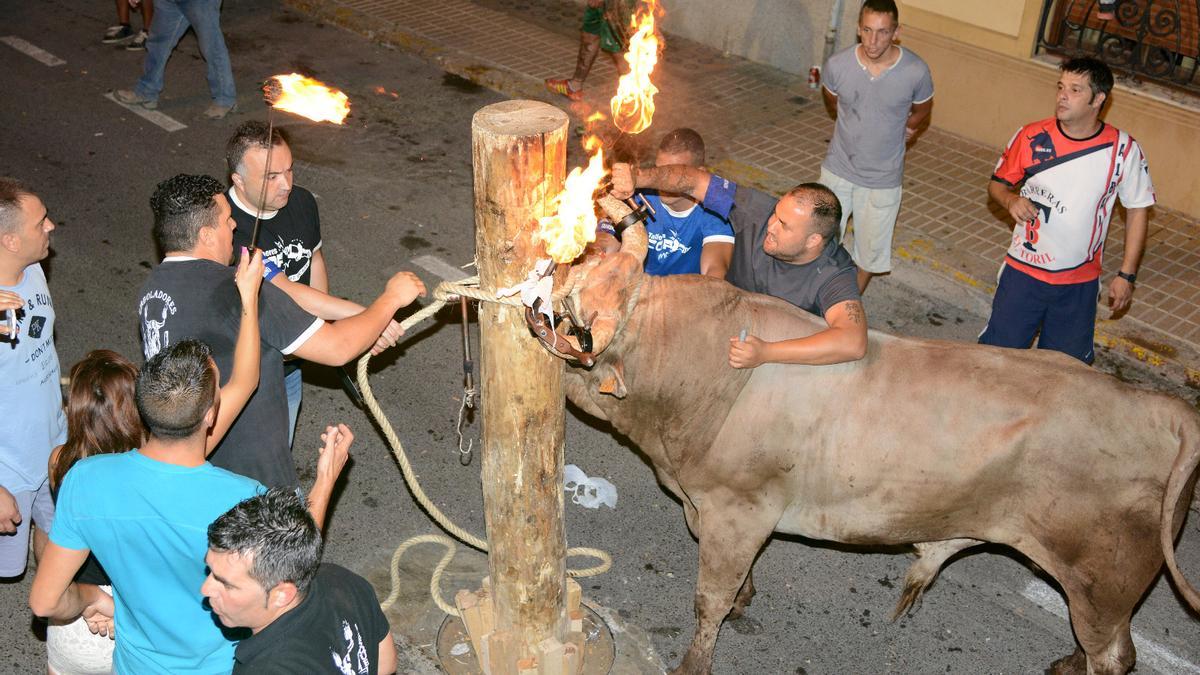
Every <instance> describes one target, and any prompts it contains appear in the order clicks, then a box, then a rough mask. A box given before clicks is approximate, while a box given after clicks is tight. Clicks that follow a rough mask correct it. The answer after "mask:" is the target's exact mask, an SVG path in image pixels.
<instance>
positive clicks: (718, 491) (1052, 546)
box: [565, 225, 1200, 675]
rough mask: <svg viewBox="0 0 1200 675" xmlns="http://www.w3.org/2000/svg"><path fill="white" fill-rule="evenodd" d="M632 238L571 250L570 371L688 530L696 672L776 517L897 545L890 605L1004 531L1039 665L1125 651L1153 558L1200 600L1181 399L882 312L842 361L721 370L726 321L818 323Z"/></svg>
mask: <svg viewBox="0 0 1200 675" xmlns="http://www.w3.org/2000/svg"><path fill="white" fill-rule="evenodd" d="M645 256H646V235H645V231H644V229H643V228H642V227H641V226H640V225H635V226H634V227H631V228H630V229H629V230H628V231H627V232H626V235H625V238H624V242H623V244H622V246H621V249H620V251H619V252H618V253H616V254H613V255H610V256H608V257H605V258H595V257H593V258H591V259H590V260H587V261H586V262H584V263H580V264H577V265H576V266H575V267H574V268H573V269H572V272H571V275H572V277H571V282H572V283H574V285H575V290H574V292H573V300H574V302H575V303H576V304H577V309H578V310H579V313H580V314H582V315H584V316H593V315H594V316H595V319H594V321H593V323H592V337H593V343H592V354H591V355H590V356H589V358H587V359H583V360H582V361H583V363H587V362H589V361H592V360H593V359H594V364H592V365H591V367H588V368H585V367H582V364H574V367H571V368H568V369H567V376H566V381H565V386H566V390H567V396H568V398H569V399H570V400H571V401H572V402H573V403H574V404H575V405H577V406H578V407H579V408H581V409H582V410H583V411H585V412H587V413H589V414H591V415H594V416H596V417H598V418H600V419H603V420H607V421H608V422H609V423H611V425H612V426H613V428H614V429H615V430H616V431H618V432H620V433H622V434H624V435H626V436H627V437H628V438H630V439H631V440H632V441H633V442H635V443H636V444H637V445H638V446H639V447H640V448H641V449H642V451H644V452H645V454H646V456H647V457H648V458H649V459H650V461H651V463H652V464H653V466H654V471H655V473H656V476H657V478H658V480H659V482H660V483H661V484H662V485H663V486H665V487H666V488H667V489H668V490H669V491H670V492H671V493H673V494H674V495H675V496H676V497H677V498H678V499H679V501H680V502H681V503H682V504H683V509H684V515H685V517H686V520H687V525H688V527H689V529H690V530H691V532H692V534H693V535H694V536H695V537H696V538H697V539H698V541H699V549H700V565H699V578H698V580H697V583H696V595H695V612H696V632H695V635H694V637H693V639H692V642H691V645H690V647H689V648H688V651H687V653H686V655H685V656H684V658H683V661H682V663H681V664H680V666H679V667H678V668H677V669H676V671H675V672H677V673H706V672H709V670H710V667H711V660H712V653H713V648H714V646H715V643H716V638H717V632H718V629H719V627H720V624H721V622H722V621H724V619H725V618H726V616H727V615H732V616H737V615H740V614H741V613H742V612H743V611H744V609H745V607H746V605H747V604H748V603H749V602H750V599H751V598H752V596H753V594H754V586H753V581H752V578H751V573H750V572H751V566H752V563H753V561H754V559H755V556H756V555H757V553H758V552H759V550H760V549H761V548H762V546H763V545H764V544H765V543H766V541H767V539H768V538H769V537H770V536H771V534H772V533H773V532H783V533H787V534H793V535H800V536H803V537H807V538H811V539H821V540H828V541H833V542H842V543H846V544H855V545H864V546H895V545H908V544H911V545H912V546H913V547H914V548H915V549H916V552H917V554H918V557H917V559H916V560H915V561H914V562H913V563H912V565H911V566H910V567H909V569H908V571H907V573H906V575H905V581H904V588H903V591H902V594H901V597H900V599H899V602H898V604H897V608H896V615H899V614H900V613H902V612H904V611H905V610H907V609H909V608H911V607H913V606H914V603H915V602H917V600H918V599H919V598H920V597H921V595H922V593H923V592H924V591H925V589H926V588H927V587H928V586H929V585H930V584H931V583H932V582H933V580H934V578H935V577H936V576H937V574H938V571H939V570H940V568H941V566H942V565H943V563H945V562H946V561H947V560H948V559H949V558H950V557H951V556H952V555H954V554H956V553H958V552H959V551H962V550H964V549H967V548H970V547H972V546H976V545H979V544H983V543H985V542H990V543H996V544H1003V545H1007V546H1010V547H1012V548H1014V549H1016V550H1018V551H1020V552H1021V553H1022V554H1024V555H1025V556H1027V557H1028V558H1029V559H1030V560H1032V561H1033V562H1034V563H1035V564H1036V565H1037V566H1039V567H1040V568H1041V569H1043V570H1044V571H1045V572H1046V573H1047V574H1049V575H1050V576H1052V577H1054V579H1055V580H1057V581H1058V583H1059V585H1060V586H1061V587H1062V589H1063V591H1064V592H1065V593H1066V596H1067V600H1068V604H1069V608H1070V620H1071V627H1072V630H1073V631H1074V634H1075V637H1076V640H1077V646H1076V649H1075V651H1074V653H1072V654H1070V655H1068V656H1066V657H1063V658H1061V659H1059V660H1057V661H1055V662H1054V663H1053V664H1052V665H1051V672H1055V673H1094V674H1104V675H1107V674H1115V673H1125V672H1127V671H1128V670H1130V669H1131V668H1132V667H1133V665H1134V660H1135V649H1134V645H1133V641H1132V638H1131V636H1130V629H1129V624H1130V619H1131V617H1132V613H1133V610H1134V608H1135V606H1136V605H1137V604H1138V601H1139V599H1140V598H1141V597H1142V596H1143V594H1144V593H1145V592H1146V590H1147V589H1148V588H1149V587H1150V585H1151V584H1152V583H1153V582H1154V580H1155V579H1156V577H1157V575H1158V573H1159V571H1160V570H1161V568H1162V565H1163V563H1164V561H1165V562H1166V565H1167V568H1168V569H1169V570H1170V574H1171V576H1172V577H1173V578H1174V580H1175V582H1176V584H1177V585H1178V587H1179V589H1180V592H1181V593H1182V595H1183V596H1184V598H1185V599H1186V601H1187V602H1188V603H1189V604H1190V605H1191V606H1192V607H1193V608H1197V609H1200V593H1197V591H1196V589H1195V588H1194V587H1193V586H1191V585H1190V584H1189V583H1188V582H1187V580H1186V579H1184V577H1183V575H1182V574H1181V572H1180V570H1179V568H1178V565H1177V563H1176V560H1175V551H1174V541H1175V539H1176V538H1177V537H1178V534H1179V531H1180V529H1181V528H1182V525H1183V520H1184V518H1185V516H1186V515H1187V510H1188V506H1189V504H1190V502H1191V496H1192V491H1193V489H1194V487H1195V483H1196V478H1197V476H1196V474H1197V472H1196V468H1197V464H1198V463H1200V414H1197V412H1196V411H1195V410H1194V409H1192V408H1191V407H1190V406H1188V405H1187V404H1186V403H1184V402H1183V401H1181V400H1179V399H1176V398H1173V397H1170V396H1166V395H1163V394H1158V393H1154V392H1149V391H1142V390H1139V389H1136V388H1133V387H1130V386H1128V385H1125V384H1123V383H1121V382H1119V381H1118V380H1117V379H1115V378H1113V377H1110V376H1108V375H1105V374H1103V373H1098V372H1096V371H1094V370H1092V369H1091V368H1088V367H1087V366H1085V365H1083V364H1082V363H1080V362H1078V361H1076V360H1075V359H1072V358H1070V357H1068V356H1066V355H1063V354H1059V353H1057V352H1051V351H1042V350H1032V351H1030V350H1019V351H1018V350H1006V349H1000V348H994V347H988V346H982V345H973V344H963V343H954V342H945V341H937V340H920V339H913V338H904V337H896V336H892V335H888V334H885V333H880V332H877V331H871V332H870V336H869V344H868V348H867V354H866V356H865V357H864V358H863V359H862V360H860V361H856V362H853V363H845V364H839V365H832V366H811V367H810V366H798V365H773V364H767V365H763V366H760V367H758V368H756V369H753V370H735V369H733V368H731V367H729V365H728V363H727V360H726V359H727V357H726V354H727V345H728V339H729V336H731V335H737V334H738V333H739V331H740V330H741V329H743V328H744V329H748V330H749V331H750V333H752V334H754V335H758V336H760V337H762V338H763V339H765V340H780V339H785V338H790V337H796V336H802V335H809V334H812V333H814V332H816V331H818V330H821V329H822V328H823V327H824V326H823V324H822V323H821V321H820V319H818V318H817V317H814V316H812V315H810V314H808V313H806V312H804V311H803V310H800V309H798V308H796V307H794V306H792V305H790V304H788V303H786V302H784V301H782V300H779V299H777V298H772V297H767V296H764V295H758V294H753V293H747V292H745V291H742V290H740V289H738V288H735V287H733V286H731V285H729V284H727V283H725V282H723V281H720V280H717V279H712V278H709V277H703V276H698V275H688V276H674V277H652V276H649V275H646V274H644V273H643V271H642V263H643V261H644V259H645ZM684 316H687V317H696V318H695V319H693V320H684V319H683V317H684ZM572 339H573V338H572ZM659 345H669V346H670V349H669V350H664V349H660V348H658V346H659ZM918 439H919V440H918Z"/></svg>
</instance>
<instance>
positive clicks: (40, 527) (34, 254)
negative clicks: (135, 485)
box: [0, 178, 67, 577]
mask: <svg viewBox="0 0 1200 675" xmlns="http://www.w3.org/2000/svg"><path fill="white" fill-rule="evenodd" d="M53 229H54V222H53V221H52V220H50V216H49V214H48V213H47V212H46V206H45V205H44V204H42V201H41V200H40V199H38V198H37V195H35V194H33V193H32V192H30V190H29V188H27V187H26V186H25V185H24V184H22V183H21V182H19V181H16V180H13V179H11V178H0V310H2V311H3V312H4V314H5V316H4V319H3V320H0V382H2V383H3V386H0V410H3V411H4V414H3V415H2V416H0V577H16V576H20V575H21V574H24V573H25V561H26V560H27V559H28V558H29V531H30V528H29V524H30V522H36V523H37V529H36V530H34V531H33V532H34V534H33V542H34V545H33V553H34V557H35V558H36V557H38V556H40V555H41V552H42V548H44V547H45V545H46V533H47V532H49V531H50V525H51V522H52V521H53V520H54V504H53V502H52V501H51V499H50V488H49V486H48V485H47V482H46V463H47V460H48V459H49V458H50V451H51V449H53V448H54V446H56V445H59V444H61V443H62V442H63V441H65V440H66V436H67V422H66V418H65V417H64V416H63V410H62V391H61V390H60V389H59V383H58V379H59V366H58V354H57V353H56V352H55V351H54V322H55V314H54V303H53V302H52V301H51V299H50V289H49V288H48V287H47V286H46V276H45V274H44V273H43V272H42V266H41V264H40V261H41V260H43V259H45V257H46V256H47V255H49V253H50V232H51V230H53ZM9 318H12V320H13V322H12V323H13V326H14V327H15V331H14V334H12V335H9V334H8V330H9V321H8V319H9Z"/></svg>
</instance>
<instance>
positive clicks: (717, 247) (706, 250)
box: [700, 241, 733, 279]
mask: <svg viewBox="0 0 1200 675" xmlns="http://www.w3.org/2000/svg"><path fill="white" fill-rule="evenodd" d="M730 260H733V244H730V243H729V242H725V241H714V242H711V243H708V244H705V245H704V246H703V247H702V248H701V249H700V274H704V275H706V276H710V277H716V278H718V279H724V278H725V272H727V271H729V261H730Z"/></svg>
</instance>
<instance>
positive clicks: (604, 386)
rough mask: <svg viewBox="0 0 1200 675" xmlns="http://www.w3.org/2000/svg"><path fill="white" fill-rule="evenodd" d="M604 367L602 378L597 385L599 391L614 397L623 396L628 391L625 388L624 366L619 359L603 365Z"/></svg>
mask: <svg viewBox="0 0 1200 675" xmlns="http://www.w3.org/2000/svg"><path fill="white" fill-rule="evenodd" d="M604 368H605V370H606V372H604V373H602V376H603V379H602V380H600V386H599V387H597V389H598V390H599V392H600V393H601V394H608V395H609V396H613V397H615V398H625V395H626V394H627V393H628V392H627V391H626V390H625V368H624V366H623V365H622V363H621V361H620V360H618V361H616V362H615V363H612V364H611V365H605V366H604Z"/></svg>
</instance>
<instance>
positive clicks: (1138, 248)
mask: <svg viewBox="0 0 1200 675" xmlns="http://www.w3.org/2000/svg"><path fill="white" fill-rule="evenodd" d="M1149 229H1150V209H1149V208H1147V207H1143V208H1140V209H1126V211H1125V257H1124V258H1122V259H1121V271H1122V272H1124V273H1126V274H1137V271H1138V268H1139V267H1140V266H1141V264H1142V253H1144V252H1145V250H1146V232H1147V230H1149ZM1132 300H1133V284H1131V283H1129V282H1128V281H1126V280H1125V279H1122V278H1121V277H1118V276H1114V277H1113V279H1112V282H1111V283H1109V286H1108V306H1109V307H1110V308H1112V313H1113V316H1120V315H1122V314H1124V313H1125V311H1126V310H1128V309H1129V303H1130V302H1131V301H1132Z"/></svg>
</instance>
